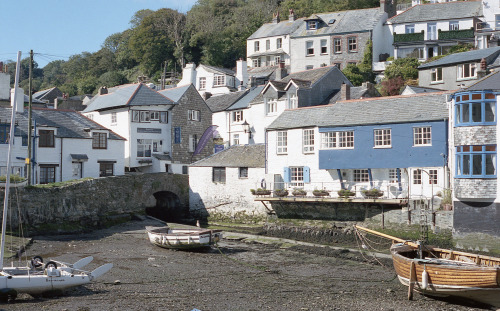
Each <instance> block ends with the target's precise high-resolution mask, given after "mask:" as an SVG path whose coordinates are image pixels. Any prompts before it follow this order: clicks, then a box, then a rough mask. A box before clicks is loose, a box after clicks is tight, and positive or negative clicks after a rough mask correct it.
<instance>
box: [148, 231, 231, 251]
mask: <svg viewBox="0 0 500 311" xmlns="http://www.w3.org/2000/svg"><path fill="white" fill-rule="evenodd" d="M146 231H147V233H148V237H149V241H150V242H151V243H152V244H153V245H156V246H159V247H163V248H172V249H191V248H200V247H208V246H211V245H213V244H215V243H217V242H219V241H220V239H222V230H207V229H203V228H170V227H150V226H148V227H146Z"/></svg>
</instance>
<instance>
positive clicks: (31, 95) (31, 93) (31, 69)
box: [26, 50, 33, 185]
mask: <svg viewBox="0 0 500 311" xmlns="http://www.w3.org/2000/svg"><path fill="white" fill-rule="evenodd" d="M32 71H33V50H31V51H30V69H29V89H30V90H29V103H28V157H27V158H26V164H27V166H28V185H31V175H32V172H31V149H32V148H33V144H32V141H31V140H32V134H31V104H32V99H33V79H32V74H31V73H32Z"/></svg>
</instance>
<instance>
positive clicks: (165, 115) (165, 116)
mask: <svg viewBox="0 0 500 311" xmlns="http://www.w3.org/2000/svg"><path fill="white" fill-rule="evenodd" d="M160 123H168V111H161V112H160Z"/></svg>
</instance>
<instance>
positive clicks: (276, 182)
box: [274, 174, 285, 190]
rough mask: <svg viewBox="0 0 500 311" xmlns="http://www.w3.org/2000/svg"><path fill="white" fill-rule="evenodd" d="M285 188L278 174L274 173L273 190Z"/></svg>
mask: <svg viewBox="0 0 500 311" xmlns="http://www.w3.org/2000/svg"><path fill="white" fill-rule="evenodd" d="M278 189H285V182H284V180H283V177H282V176H281V175H280V174H274V190H278Z"/></svg>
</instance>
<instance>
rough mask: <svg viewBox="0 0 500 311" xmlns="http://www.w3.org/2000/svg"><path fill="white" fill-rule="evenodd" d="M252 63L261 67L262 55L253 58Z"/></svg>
mask: <svg viewBox="0 0 500 311" xmlns="http://www.w3.org/2000/svg"><path fill="white" fill-rule="evenodd" d="M252 64H253V66H254V67H260V57H259V58H254V59H252Z"/></svg>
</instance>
